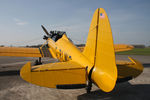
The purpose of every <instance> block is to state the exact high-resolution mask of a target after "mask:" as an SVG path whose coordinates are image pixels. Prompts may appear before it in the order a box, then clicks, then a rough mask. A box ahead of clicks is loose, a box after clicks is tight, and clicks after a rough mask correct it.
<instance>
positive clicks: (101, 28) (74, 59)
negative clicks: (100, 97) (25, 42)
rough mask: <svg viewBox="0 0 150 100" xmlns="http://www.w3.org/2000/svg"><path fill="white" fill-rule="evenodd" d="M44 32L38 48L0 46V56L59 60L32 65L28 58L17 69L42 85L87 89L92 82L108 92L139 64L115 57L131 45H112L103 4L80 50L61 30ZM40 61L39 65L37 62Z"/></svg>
mask: <svg viewBox="0 0 150 100" xmlns="http://www.w3.org/2000/svg"><path fill="white" fill-rule="evenodd" d="M42 28H43V30H44V31H45V33H46V36H44V39H45V40H46V43H45V44H44V45H42V46H41V47H40V48H16V47H0V56H23V57H39V58H41V57H53V58H55V59H59V61H60V62H57V63H49V64H43V65H42V64H41V62H40V60H41V59H40V60H39V61H37V63H36V65H35V66H31V63H30V62H28V63H27V64H25V65H24V66H23V67H22V69H21V70H20V76H21V77H22V79H24V80H25V81H27V82H29V83H32V84H36V85H39V86H43V87H49V88H57V89H77V88H86V90H87V93H89V92H90V90H91V87H92V83H94V84H95V85H97V86H98V87H99V88H100V89H101V90H102V91H104V92H110V91H112V90H113V89H114V87H115V85H116V83H118V82H124V81H128V80H130V79H132V78H135V77H137V76H138V75H140V74H141V73H142V71H143V66H142V64H141V63H140V62H138V61H137V60H134V59H133V58H131V57H129V59H130V60H131V61H130V62H127V61H116V60H115V52H120V51H126V50H131V49H133V47H132V46H129V45H119V44H118V45H114V44H113V37H112V31H111V27H110V23H109V20H108V17H107V14H106V12H105V10H104V9H103V8H98V9H96V11H95V13H94V15H93V19H92V22H91V26H90V29H89V34H88V38H87V42H86V45H85V47H81V48H80V49H82V51H83V52H82V51H80V50H79V49H78V48H77V47H76V46H75V45H74V44H73V43H72V42H71V40H70V39H69V38H68V37H67V35H66V33H65V32H60V31H50V33H49V32H48V31H47V30H46V29H45V28H44V26H42ZM38 64H41V65H38Z"/></svg>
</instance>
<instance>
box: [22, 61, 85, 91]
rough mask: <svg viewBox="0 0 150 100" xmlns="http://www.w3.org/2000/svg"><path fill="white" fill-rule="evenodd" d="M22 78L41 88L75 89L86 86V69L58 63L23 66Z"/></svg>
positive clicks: (71, 63)
mask: <svg viewBox="0 0 150 100" xmlns="http://www.w3.org/2000/svg"><path fill="white" fill-rule="evenodd" d="M20 76H21V77H22V78H23V79H24V80H25V81H27V82H29V83H32V84H36V85H39V86H44V87H49V88H58V89H65V88H66V89H73V88H83V87H85V85H86V69H85V68H84V67H82V66H80V65H79V64H77V63H75V62H71V61H69V62H58V63H50V64H45V65H38V66H33V67H31V64H30V62H29V63H27V64H26V65H24V66H23V68H22V69H21V71H20Z"/></svg>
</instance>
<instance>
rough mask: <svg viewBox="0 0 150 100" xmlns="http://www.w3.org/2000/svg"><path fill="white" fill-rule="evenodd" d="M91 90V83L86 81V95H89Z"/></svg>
mask: <svg viewBox="0 0 150 100" xmlns="http://www.w3.org/2000/svg"><path fill="white" fill-rule="evenodd" d="M91 89H92V82H91V81H88V85H87V87H86V93H90V92H91Z"/></svg>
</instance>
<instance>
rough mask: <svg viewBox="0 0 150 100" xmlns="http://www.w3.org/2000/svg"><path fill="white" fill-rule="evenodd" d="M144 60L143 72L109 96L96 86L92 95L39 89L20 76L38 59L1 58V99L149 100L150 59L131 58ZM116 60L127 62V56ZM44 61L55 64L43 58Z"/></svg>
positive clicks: (82, 90)
mask: <svg viewBox="0 0 150 100" xmlns="http://www.w3.org/2000/svg"><path fill="white" fill-rule="evenodd" d="M131 57H133V58H135V59H137V60H139V61H141V62H142V63H143V65H144V72H143V73H142V74H141V75H140V76H139V77H138V78H135V79H133V80H131V81H129V82H125V83H120V84H117V85H116V87H115V89H114V90H113V91H112V92H110V93H104V92H102V91H101V90H99V89H98V88H97V87H96V86H94V85H93V89H92V92H91V93H90V94H87V93H86V91H85V89H84V88H83V89H77V90H57V89H51V88H45V87H39V86H36V85H33V84H30V83H27V82H25V81H24V80H22V79H21V78H20V76H19V69H20V68H21V67H22V66H23V65H24V64H25V63H26V62H28V61H32V62H33V61H34V60H35V58H17V57H0V100H150V56H138V55H132V56H131ZM116 59H122V60H126V59H127V56H126V55H117V56H116ZM43 62H45V63H48V62H56V60H54V59H43Z"/></svg>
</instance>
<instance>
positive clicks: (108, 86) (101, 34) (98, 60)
mask: <svg viewBox="0 0 150 100" xmlns="http://www.w3.org/2000/svg"><path fill="white" fill-rule="evenodd" d="M83 54H84V55H85V56H86V57H88V58H89V60H90V61H91V62H92V63H93V64H94V69H93V72H92V79H93V81H94V82H95V83H96V84H97V85H98V87H99V88H100V89H101V90H103V91H105V92H110V91H111V90H112V89H113V88H114V86H115V84H116V80H117V67H116V64H115V52H114V46H113V37H112V32H111V27H110V23H109V20H108V17H107V14H106V12H105V11H104V9H103V8H98V9H97V10H96V11H95V13H94V16H93V19H92V22H91V26H90V30H89V35H88V39H87V43H86V46H85V50H84V52H83Z"/></svg>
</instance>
